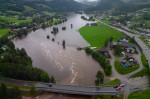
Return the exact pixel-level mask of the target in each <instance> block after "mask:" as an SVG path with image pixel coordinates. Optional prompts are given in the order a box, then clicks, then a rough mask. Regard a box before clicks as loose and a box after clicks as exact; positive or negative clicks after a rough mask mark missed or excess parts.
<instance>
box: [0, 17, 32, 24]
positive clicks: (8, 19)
mask: <svg viewBox="0 0 150 99" xmlns="http://www.w3.org/2000/svg"><path fill="white" fill-rule="evenodd" d="M0 19H2V20H6V21H8V22H17V23H25V22H31V21H32V20H31V19H29V18H26V20H18V18H17V17H0Z"/></svg>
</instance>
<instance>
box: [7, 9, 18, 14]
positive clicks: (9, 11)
mask: <svg viewBox="0 0 150 99" xmlns="http://www.w3.org/2000/svg"><path fill="white" fill-rule="evenodd" d="M6 12H8V13H16V14H21V12H17V11H11V10H8V11H6Z"/></svg>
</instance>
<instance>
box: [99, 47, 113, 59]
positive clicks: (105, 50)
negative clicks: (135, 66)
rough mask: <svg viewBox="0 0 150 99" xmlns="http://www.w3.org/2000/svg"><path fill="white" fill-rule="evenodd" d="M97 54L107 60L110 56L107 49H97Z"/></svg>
mask: <svg viewBox="0 0 150 99" xmlns="http://www.w3.org/2000/svg"><path fill="white" fill-rule="evenodd" d="M99 53H101V54H102V55H104V56H105V57H107V58H109V57H110V54H109V52H108V50H107V49H99Z"/></svg>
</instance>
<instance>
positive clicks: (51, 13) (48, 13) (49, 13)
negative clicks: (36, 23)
mask: <svg viewBox="0 0 150 99" xmlns="http://www.w3.org/2000/svg"><path fill="white" fill-rule="evenodd" d="M45 14H46V15H55V14H56V13H55V12H45Z"/></svg>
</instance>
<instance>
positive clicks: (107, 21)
mask: <svg viewBox="0 0 150 99" xmlns="http://www.w3.org/2000/svg"><path fill="white" fill-rule="evenodd" d="M109 19H110V18H106V19H105V20H101V21H102V22H104V23H106V24H110V21H109Z"/></svg>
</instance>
